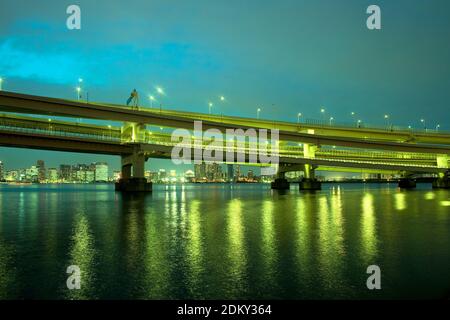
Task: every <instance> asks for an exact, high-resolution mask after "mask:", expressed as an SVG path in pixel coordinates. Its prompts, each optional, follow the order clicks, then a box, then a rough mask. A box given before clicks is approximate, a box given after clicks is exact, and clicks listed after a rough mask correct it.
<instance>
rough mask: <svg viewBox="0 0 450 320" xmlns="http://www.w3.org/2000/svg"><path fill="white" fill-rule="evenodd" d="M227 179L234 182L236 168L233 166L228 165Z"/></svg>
mask: <svg viewBox="0 0 450 320" xmlns="http://www.w3.org/2000/svg"><path fill="white" fill-rule="evenodd" d="M227 179H228V181H229V182H232V181H233V179H234V168H233V165H232V164H229V165H227Z"/></svg>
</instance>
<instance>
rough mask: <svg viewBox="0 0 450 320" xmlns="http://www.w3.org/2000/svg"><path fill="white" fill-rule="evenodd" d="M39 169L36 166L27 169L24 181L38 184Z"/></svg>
mask: <svg viewBox="0 0 450 320" xmlns="http://www.w3.org/2000/svg"><path fill="white" fill-rule="evenodd" d="M38 173H39V171H38V168H37V167H36V166H31V168H28V169H25V175H24V177H23V178H24V179H23V180H25V181H29V182H38V181H39V179H38Z"/></svg>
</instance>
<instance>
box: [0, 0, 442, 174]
mask: <svg viewBox="0 0 450 320" xmlns="http://www.w3.org/2000/svg"><path fill="white" fill-rule="evenodd" d="M70 4H77V5H79V6H80V7H81V19H82V28H81V30H68V29H67V27H66V19H67V17H68V15H67V14H66V8H67V7H68V6H69V5H70ZM370 4H377V5H379V6H380V7H381V11H382V30H378V31H371V30H368V29H367V27H366V19H367V17H368V15H367V14H366V9H367V7H368V6H369V5H370ZM449 39H450V2H449V1H448V0H430V1H422V0H417V1H415V0H396V1H392V0H391V1H381V0H378V1H365V0H345V1H344V0H342V1H336V0H308V1H306V0H277V1H274V0H272V1H267V0H247V1H242V0H239V1H238V0H227V1H219V0H190V1H189V0H184V1H181V0H164V1H163V0H154V1H152V0H128V1H112V0H96V1H91V0H80V1H74V2H72V1H63V0H58V1H56V0H54V1H49V0H39V1H32V2H31V1H29V0H2V1H1V2H0V76H1V77H2V78H4V79H5V81H4V82H3V87H4V90H8V91H16V92H24V93H30V94H36V95H44V96H52V97H61V98H70V99H75V98H76V93H75V86H76V84H77V80H78V78H79V77H82V78H83V79H84V83H85V84H84V86H85V88H84V89H85V90H86V91H88V92H89V98H90V100H95V101H105V102H115V103H123V102H124V101H125V100H126V98H127V97H128V95H129V92H130V90H131V89H132V88H136V89H137V90H138V91H139V92H140V93H141V99H142V97H144V96H147V94H150V93H153V92H154V87H155V86H157V85H158V86H162V87H163V88H164V89H165V91H166V93H167V95H166V96H165V97H164V98H163V99H162V100H161V102H162V103H163V105H164V107H165V108H170V109H179V110H193V111H199V112H207V111H208V106H207V104H208V102H209V101H212V102H213V103H214V112H216V113H224V114H228V115H239V116H249V117H250V116H255V115H256V109H257V108H258V107H260V108H262V112H261V117H263V118H270V119H280V120H288V121H296V120H297V118H296V115H297V113H298V112H302V113H303V114H304V116H305V117H306V118H310V119H315V118H316V119H320V117H321V115H320V108H321V107H322V106H323V107H324V108H325V109H326V113H327V115H328V116H333V117H334V118H335V119H336V121H340V122H350V121H352V118H351V116H350V113H351V112H352V111H353V112H356V113H357V117H358V118H360V119H361V120H362V121H364V122H366V123H373V124H380V125H382V124H383V123H384V119H383V115H384V114H386V113H387V114H389V115H390V116H391V119H392V122H393V123H394V124H398V125H404V126H407V125H412V126H416V127H420V126H421V125H420V119H421V118H425V119H426V123H427V126H428V127H429V128H434V127H435V126H436V125H437V124H438V123H439V124H440V125H441V127H442V128H443V129H447V130H450V111H449V110H450V109H449V100H450V99H449V98H450V41H449ZM220 95H224V96H225V97H226V99H227V100H226V102H225V103H219V101H218V97H219V96H220ZM144 104H147V105H149V103H148V101H144ZM38 158H43V159H44V160H46V162H47V165H48V166H56V165H58V164H60V163H76V162H92V161H99V160H106V161H108V162H110V163H111V164H112V165H113V166H116V165H117V167H118V163H119V161H118V159H117V158H114V157H104V156H95V155H78V154H67V153H54V152H42V151H30V150H18V149H9V148H0V160H3V161H4V162H5V163H6V167H7V168H12V167H25V166H30V165H32V164H34V162H35V160H36V159H38ZM12 164H14V165H12ZM163 165H164V164H161V162H159V161H151V164H149V166H148V167H149V168H152V169H153V168H157V167H161V166H163Z"/></svg>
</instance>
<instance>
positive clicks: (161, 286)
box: [0, 185, 450, 299]
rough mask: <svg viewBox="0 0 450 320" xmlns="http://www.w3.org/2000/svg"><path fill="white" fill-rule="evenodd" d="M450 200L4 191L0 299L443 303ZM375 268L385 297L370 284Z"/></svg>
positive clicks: (239, 188)
mask: <svg viewBox="0 0 450 320" xmlns="http://www.w3.org/2000/svg"><path fill="white" fill-rule="evenodd" d="M449 201H450V193H449V192H448V191H431V190H430V189H429V188H427V187H426V186H419V190H416V191H411V192H401V191H399V190H397V189H396V188H392V187H390V188H385V187H383V186H382V185H381V186H379V185H373V186H371V185H365V186H364V188H363V187H362V186H361V185H325V188H324V190H323V191H321V192H316V193H300V192H299V191H298V190H295V189H291V191H289V192H286V193H281V194H280V193H277V192H273V191H271V190H270V189H269V188H268V187H267V186H266V185H234V186H229V185H183V186H155V191H154V192H153V194H151V195H121V194H116V193H115V192H114V191H113V190H112V187H111V186H109V185H84V186H82V185H70V186H62V187H61V188H55V187H48V186H27V187H17V186H6V185H2V186H0V209H1V211H0V298H2V299H5V298H63V299H90V298H99V299H102V298H138V299H161V298H169V299H170V298H176V299H179V298H187V299H220V298H260V299H264V298H290V299H302V298H306V299H315V298H405V297H412V298H414V297H437V298H439V297H444V296H445V295H446V294H448V289H449V281H448V279H449V278H450V277H449V272H448V270H449V269H450V254H449V250H448V248H449V245H450V237H449V236H448V235H449V231H450V213H449V209H448V207H447V206H445V205H443V204H445V203H450V202H449ZM370 264H377V265H379V266H380V267H381V270H382V272H385V273H383V277H382V279H383V283H382V288H383V290H381V291H378V292H374V291H369V290H367V289H366V287H365V282H366V279H367V274H366V273H365V272H366V268H367V266H368V265H370ZM69 265H78V266H79V267H80V268H81V270H82V289H81V290H79V291H69V290H67V289H66V287H65V285H66V279H67V276H68V275H67V274H66V273H65V272H66V269H67V267H68V266H69ZM424 270H427V272H426V273H425V272H424ZM411 279H413V283H411Z"/></svg>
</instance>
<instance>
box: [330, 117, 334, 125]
mask: <svg viewBox="0 0 450 320" xmlns="http://www.w3.org/2000/svg"><path fill="white" fill-rule="evenodd" d="M333 120H334V118H333V117H330V126H331V125H332V123H333Z"/></svg>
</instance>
